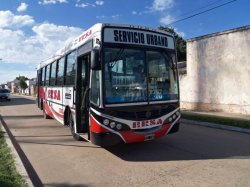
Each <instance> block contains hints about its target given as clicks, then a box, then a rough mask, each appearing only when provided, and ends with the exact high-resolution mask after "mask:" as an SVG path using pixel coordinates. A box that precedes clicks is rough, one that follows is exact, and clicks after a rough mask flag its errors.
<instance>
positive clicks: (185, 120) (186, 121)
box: [180, 119, 250, 134]
mask: <svg viewBox="0 0 250 187" xmlns="http://www.w3.org/2000/svg"><path fill="white" fill-rule="evenodd" d="M180 122H182V123H186V124H188V125H200V126H205V127H211V128H217V129H223V130H230V131H236V132H241V133H247V134H250V129H244V128H240V127H234V126H229V125H221V124H217V123H209V122H202V121H193V120H188V119H181V120H180Z"/></svg>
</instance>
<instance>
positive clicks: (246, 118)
mask: <svg viewBox="0 0 250 187" xmlns="http://www.w3.org/2000/svg"><path fill="white" fill-rule="evenodd" d="M181 113H182V114H183V115H182V119H181V122H183V123H186V124H194V125H201V126H207V127H212V128H218V129H225V130H231V131H237V132H243V133H248V134H250V115H243V114H233V113H225V112H201V111H191V110H182V111H181ZM190 116H192V117H191V119H190ZM195 118H197V119H195ZM204 118H209V119H210V120H209V119H208V120H207V121H206V120H204ZM211 119H213V120H212V122H211ZM216 120H217V121H218V122H214V121H216ZM237 124H243V125H242V126H237Z"/></svg>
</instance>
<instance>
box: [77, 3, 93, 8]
mask: <svg viewBox="0 0 250 187" xmlns="http://www.w3.org/2000/svg"><path fill="white" fill-rule="evenodd" d="M75 6H76V7H78V8H86V7H88V6H91V4H89V3H76V5H75Z"/></svg>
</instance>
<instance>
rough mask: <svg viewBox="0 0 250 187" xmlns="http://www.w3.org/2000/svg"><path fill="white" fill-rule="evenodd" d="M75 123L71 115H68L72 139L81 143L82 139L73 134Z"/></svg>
mask: <svg viewBox="0 0 250 187" xmlns="http://www.w3.org/2000/svg"><path fill="white" fill-rule="evenodd" d="M74 124H75V122H74V120H73V116H72V114H71V113H70V114H69V128H70V131H71V134H72V136H73V138H74V139H75V140H77V141H82V140H83V138H82V137H81V136H79V135H78V134H76V133H75V125H74Z"/></svg>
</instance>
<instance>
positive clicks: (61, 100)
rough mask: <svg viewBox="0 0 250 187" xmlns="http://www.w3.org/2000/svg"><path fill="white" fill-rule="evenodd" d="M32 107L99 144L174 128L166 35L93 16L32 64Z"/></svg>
mask: <svg viewBox="0 0 250 187" xmlns="http://www.w3.org/2000/svg"><path fill="white" fill-rule="evenodd" d="M37 70H38V72H37V75H38V77H37V80H38V90H37V91H38V92H37V103H38V107H39V108H40V109H41V110H43V113H44V117H45V118H54V119H56V120H57V121H59V122H60V123H61V124H63V125H67V126H69V127H70V129H71V132H72V135H73V137H74V138H75V139H77V140H80V139H82V138H84V139H86V140H88V141H91V142H92V143H94V144H96V145H100V146H109V145H113V144H118V143H122V142H123V143H133V142H143V141H148V140H153V139H155V138H159V137H161V136H164V135H166V134H169V133H173V132H177V131H178V130H179V119H180V108H179V86H178V74H177V63H176V50H175V41H174V37H173V36H172V35H171V34H170V33H166V32H164V31H160V30H156V29H150V28H146V27H141V26H132V25H117V24H100V23H99V24H96V25H94V26H92V27H91V28H90V29H88V30H86V31H85V32H84V33H82V34H81V35H80V36H79V37H77V38H76V39H75V40H73V41H72V42H71V43H70V44H68V45H67V46H66V47H64V48H62V49H60V50H59V51H58V52H57V53H56V54H55V55H54V56H52V57H50V58H49V59H48V60H46V61H43V62H41V63H40V64H39V66H38V68H37Z"/></svg>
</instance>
